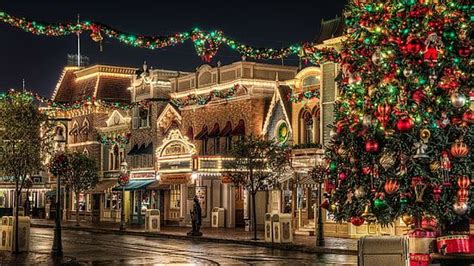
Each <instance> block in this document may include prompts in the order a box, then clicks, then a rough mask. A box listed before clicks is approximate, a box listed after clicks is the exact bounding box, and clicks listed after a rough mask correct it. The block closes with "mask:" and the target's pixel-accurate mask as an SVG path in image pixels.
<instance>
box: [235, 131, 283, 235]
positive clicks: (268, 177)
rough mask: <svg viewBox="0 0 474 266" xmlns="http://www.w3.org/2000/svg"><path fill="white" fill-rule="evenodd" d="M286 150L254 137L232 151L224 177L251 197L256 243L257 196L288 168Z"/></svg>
mask: <svg viewBox="0 0 474 266" xmlns="http://www.w3.org/2000/svg"><path fill="white" fill-rule="evenodd" d="M288 154H289V153H288V149H287V148H286V147H285V146H282V145H280V144H278V143H276V142H274V141H271V140H264V139H262V138H260V137H255V136H253V135H250V136H246V137H244V138H242V139H239V140H238V141H237V142H236V143H235V144H234V145H233V148H232V150H231V153H230V155H231V156H232V157H233V158H234V160H232V161H230V162H229V164H228V171H227V172H226V174H227V175H228V177H229V178H230V179H231V180H232V182H233V183H234V185H236V186H244V187H245V188H246V189H247V191H248V192H249V194H250V196H251V204H252V208H251V217H252V218H251V219H252V227H253V231H254V237H253V239H254V240H257V213H256V202H255V200H256V195H257V192H259V191H265V190H268V189H269V188H270V187H271V186H272V185H273V184H275V183H276V181H277V178H278V177H279V176H280V175H281V174H283V172H284V171H285V169H287V166H288V164H289V156H288Z"/></svg>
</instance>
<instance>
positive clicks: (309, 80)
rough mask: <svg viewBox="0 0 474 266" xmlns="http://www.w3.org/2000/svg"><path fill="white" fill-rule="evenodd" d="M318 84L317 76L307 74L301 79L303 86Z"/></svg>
mask: <svg viewBox="0 0 474 266" xmlns="http://www.w3.org/2000/svg"><path fill="white" fill-rule="evenodd" d="M317 85H319V78H318V77H317V76H308V77H306V78H304V79H303V88H307V87H313V86H317Z"/></svg>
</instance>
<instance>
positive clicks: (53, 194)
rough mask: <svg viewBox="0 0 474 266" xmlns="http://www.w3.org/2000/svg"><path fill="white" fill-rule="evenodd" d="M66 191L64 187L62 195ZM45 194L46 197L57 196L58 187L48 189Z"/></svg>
mask: <svg viewBox="0 0 474 266" xmlns="http://www.w3.org/2000/svg"><path fill="white" fill-rule="evenodd" d="M63 193H64V188H61V195H62V194H63ZM44 195H45V196H46V197H50V198H51V197H56V189H52V190H50V191H46V193H44Z"/></svg>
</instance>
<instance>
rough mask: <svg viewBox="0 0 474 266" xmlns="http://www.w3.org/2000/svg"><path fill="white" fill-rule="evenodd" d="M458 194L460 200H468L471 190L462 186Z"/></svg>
mask: <svg viewBox="0 0 474 266" xmlns="http://www.w3.org/2000/svg"><path fill="white" fill-rule="evenodd" d="M457 196H458V201H459V202H466V201H467V197H468V196H469V191H468V190H467V189H465V188H461V189H460V190H458V193H457Z"/></svg>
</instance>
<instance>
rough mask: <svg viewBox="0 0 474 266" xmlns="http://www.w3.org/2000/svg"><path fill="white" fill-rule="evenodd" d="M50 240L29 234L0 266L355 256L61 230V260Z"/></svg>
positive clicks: (349, 260)
mask: <svg viewBox="0 0 474 266" xmlns="http://www.w3.org/2000/svg"><path fill="white" fill-rule="evenodd" d="M52 240H53V230H52V229H50V228H32V229H31V242H30V243H31V246H30V250H31V252H30V253H28V254H26V253H25V254H21V255H19V256H14V255H11V254H10V253H6V252H0V264H1V265H5V264H10V265H25V264H49V265H52V264H66V265H68V264H69V265H88V264H89V265H90V264H93V265H137V264H138V265H155V264H185V265H189V264H194V265H195V264H197V265H203V264H206V265H217V264H225V265H229V264H232V265H290V264H294V265H356V264H357V257H356V256H353V255H340V254H339V255H338V254H311V253H305V252H298V251H284V250H276V249H270V248H265V247H254V246H249V245H239V244H227V243H212V242H206V241H199V240H185V239H167V238H156V237H145V236H131V235H117V234H105V233H100V234H99V233H90V232H84V231H77V230H67V229H65V230H63V246H64V257H63V259H61V260H56V261H55V260H53V258H52V257H51V256H50V255H49V252H50V250H51V245H52Z"/></svg>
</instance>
